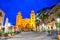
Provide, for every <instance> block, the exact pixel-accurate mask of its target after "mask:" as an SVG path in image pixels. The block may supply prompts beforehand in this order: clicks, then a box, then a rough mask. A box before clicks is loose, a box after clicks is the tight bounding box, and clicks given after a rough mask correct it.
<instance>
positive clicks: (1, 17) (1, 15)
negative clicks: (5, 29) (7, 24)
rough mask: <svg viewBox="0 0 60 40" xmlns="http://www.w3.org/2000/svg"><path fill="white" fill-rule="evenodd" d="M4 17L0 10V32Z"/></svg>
mask: <svg viewBox="0 0 60 40" xmlns="http://www.w3.org/2000/svg"><path fill="white" fill-rule="evenodd" d="M4 16H5V13H4V12H3V11H2V10H0V30H1V28H2V26H3V22H4Z"/></svg>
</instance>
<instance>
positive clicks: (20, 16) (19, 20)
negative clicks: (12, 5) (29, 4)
mask: <svg viewBox="0 0 60 40" xmlns="http://www.w3.org/2000/svg"><path fill="white" fill-rule="evenodd" d="M21 22H22V15H21V12H18V14H17V16H16V26H21Z"/></svg>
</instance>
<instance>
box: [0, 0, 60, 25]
mask: <svg viewBox="0 0 60 40" xmlns="http://www.w3.org/2000/svg"><path fill="white" fill-rule="evenodd" d="M59 1H60V0H0V9H2V10H3V11H4V12H5V19H6V17H8V18H9V22H10V23H11V24H14V25H15V23H16V15H17V13H18V11H21V12H22V16H23V18H29V17H30V12H31V10H32V9H33V10H34V11H35V13H37V11H39V10H41V9H42V8H46V7H51V6H53V5H55V4H56V3H58V2H59Z"/></svg>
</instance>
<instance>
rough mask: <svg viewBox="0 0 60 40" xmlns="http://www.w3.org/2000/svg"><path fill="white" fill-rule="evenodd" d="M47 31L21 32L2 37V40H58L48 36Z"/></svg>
mask: <svg viewBox="0 0 60 40" xmlns="http://www.w3.org/2000/svg"><path fill="white" fill-rule="evenodd" d="M47 35H48V33H47V32H42V33H36V32H21V33H20V34H18V35H15V36H14V37H12V38H5V39H3V38H1V39H0V40H57V39H52V37H51V36H47Z"/></svg>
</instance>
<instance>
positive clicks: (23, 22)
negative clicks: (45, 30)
mask: <svg viewBox="0 0 60 40" xmlns="http://www.w3.org/2000/svg"><path fill="white" fill-rule="evenodd" d="M16 26H17V27H18V26H19V27H20V28H21V29H22V30H23V29H36V19H35V12H34V10H32V11H31V14H30V18H24V19H23V17H22V15H21V12H18V14H17V16H16Z"/></svg>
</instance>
